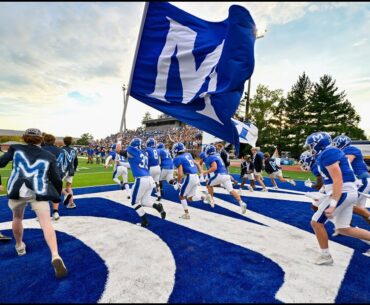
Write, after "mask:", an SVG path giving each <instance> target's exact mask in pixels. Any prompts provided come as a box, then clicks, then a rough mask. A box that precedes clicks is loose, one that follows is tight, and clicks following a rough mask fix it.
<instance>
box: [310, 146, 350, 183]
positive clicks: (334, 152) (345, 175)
mask: <svg viewBox="0 0 370 305" xmlns="http://www.w3.org/2000/svg"><path fill="white" fill-rule="evenodd" d="M337 161H339V167H340V170H341V172H342V179H343V182H354V181H355V180H356V178H355V174H354V172H353V170H352V167H351V165H350V163H349V160H348V159H347V158H346V156H345V154H344V152H343V151H341V150H340V149H338V148H336V147H333V146H330V147H328V148H326V149H325V150H324V151H323V152H322V153H321V154H320V155H319V156H318V157H317V159H316V162H317V167H318V170H319V172H320V174H321V176H322V177H323V178H324V184H325V185H328V184H333V180H332V178H331V177H330V174H329V172H328V170H327V169H326V166H330V165H332V164H334V163H335V162H337Z"/></svg>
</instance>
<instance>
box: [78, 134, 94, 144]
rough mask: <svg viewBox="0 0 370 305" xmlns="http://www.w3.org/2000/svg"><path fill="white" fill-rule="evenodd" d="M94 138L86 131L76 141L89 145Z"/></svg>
mask: <svg viewBox="0 0 370 305" xmlns="http://www.w3.org/2000/svg"><path fill="white" fill-rule="evenodd" d="M93 140H94V137H93V136H92V135H91V134H89V133H84V134H83V135H81V137H80V138H79V139H78V140H77V141H76V144H77V145H89V144H90V143H91V142H92V141H93Z"/></svg>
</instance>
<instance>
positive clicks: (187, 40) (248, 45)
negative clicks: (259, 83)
mask: <svg viewBox="0 0 370 305" xmlns="http://www.w3.org/2000/svg"><path fill="white" fill-rule="evenodd" d="M254 42H255V23H254V21H253V19H252V17H251V15H250V13H249V12H248V10H247V9H245V8H244V7H242V6H238V5H232V6H231V7H230V8H229V17H228V18H227V19H226V20H224V21H222V22H208V21H205V20H202V19H200V18H197V17H195V16H193V15H191V14H189V13H187V12H184V11H183V10H180V9H179V8H177V7H175V6H173V5H171V4H169V3H165V2H151V3H149V6H148V10H147V14H146V18H145V23H144V27H143V32H142V36H141V41H140V42H139V48H138V54H137V59H136V62H135V67H134V73H133V79H132V83H131V91H130V95H131V96H132V97H134V98H135V99H137V100H139V101H141V102H143V103H145V104H147V105H149V106H151V107H153V108H155V109H157V110H159V111H161V112H164V113H167V114H169V115H171V116H173V117H175V118H177V119H179V120H180V121H183V122H185V123H187V124H190V125H192V126H195V127H197V128H199V129H201V130H204V131H206V132H208V133H210V134H212V135H214V136H216V137H219V138H220V139H222V140H225V141H227V142H229V143H232V144H234V145H235V147H236V149H238V148H239V134H238V132H237V130H236V128H235V124H233V122H232V120H231V117H232V116H233V115H234V113H235V111H236V109H237V108H238V106H239V103H240V99H241V96H242V93H243V91H244V83H245V81H246V80H247V79H249V78H250V76H251V74H252V73H253V69H254Z"/></svg>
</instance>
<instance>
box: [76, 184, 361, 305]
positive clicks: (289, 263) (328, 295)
mask: <svg viewBox="0 0 370 305" xmlns="http://www.w3.org/2000/svg"><path fill="white" fill-rule="evenodd" d="M215 191H216V192H219V193H226V191H225V190H222V189H220V188H215ZM222 191H224V192H222ZM263 195H265V196H266V198H267V196H269V194H268V193H263ZM274 196H276V197H275V198H279V199H283V198H284V199H285V198H286V196H295V195H289V194H278V193H275V194H274ZM89 197H101V198H106V199H109V200H112V201H115V202H117V204H123V205H125V206H129V207H130V206H131V203H130V200H127V199H125V196H124V195H123V193H122V191H112V192H105V193H96V194H87V195H81V196H78V198H89ZM76 198H77V196H76ZM300 198H304V197H303V196H301V197H300ZM230 200H232V199H231V197H230ZM154 201H155V197H153V203H154ZM161 202H162V204H163V206H164V208H165V210H166V212H167V217H166V221H171V222H173V223H176V224H178V225H182V226H184V227H187V228H190V229H193V230H196V231H198V232H201V233H204V234H208V235H210V236H213V237H216V238H219V239H222V240H225V241H227V242H230V243H233V244H236V245H239V246H241V247H244V248H247V249H250V250H252V251H255V252H258V253H261V254H262V255H264V256H265V257H267V258H269V259H271V260H272V261H274V262H275V263H277V264H278V265H279V266H280V267H281V268H282V269H283V271H284V273H285V275H284V283H283V284H282V286H281V287H280V289H279V291H278V292H277V294H276V298H277V299H278V300H280V301H282V302H286V303H297V302H298V303H334V302H335V298H336V296H337V294H338V291H339V288H340V286H341V283H342V281H343V278H344V276H345V273H346V270H347V267H348V265H349V263H350V261H351V258H352V255H353V252H354V251H353V249H351V248H349V247H346V246H343V245H341V244H339V243H336V242H333V241H330V252H331V254H332V256H333V258H334V265H333V266H317V265H315V264H314V260H315V258H316V257H317V256H318V255H319V254H320V250H319V246H318V244H317V241H316V238H315V235H314V234H312V233H309V232H306V231H304V230H301V229H299V228H296V227H294V226H291V225H289V224H286V223H283V222H280V221H277V220H275V219H273V218H270V217H266V216H264V215H261V214H258V213H255V212H252V211H249V210H247V212H246V214H245V216H246V217H248V218H250V219H252V220H255V221H257V222H259V223H262V224H265V225H266V227H265V226H261V225H258V224H254V223H251V222H248V221H243V220H240V219H235V218H233V217H229V216H224V215H220V214H215V213H213V212H208V211H203V210H201V209H196V208H192V207H191V203H190V205H189V206H190V215H191V219H190V220H183V219H179V216H180V215H181V214H182V213H183V209H182V207H181V205H180V203H178V204H174V203H173V202H171V201H168V200H164V199H162V200H161ZM215 202H216V204H217V205H219V206H221V207H223V208H225V209H228V210H230V211H234V212H237V213H240V208H239V207H238V206H236V205H235V204H232V203H229V202H227V201H224V200H221V199H219V198H215ZM292 208H294V206H292ZM145 210H146V212H147V213H149V214H151V215H154V216H157V217H159V214H158V213H157V211H155V210H154V209H151V208H145Z"/></svg>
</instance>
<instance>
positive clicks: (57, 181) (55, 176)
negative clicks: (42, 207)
mask: <svg viewBox="0 0 370 305" xmlns="http://www.w3.org/2000/svg"><path fill="white" fill-rule="evenodd" d="M49 173H50V175H49V177H50V181H51V183H52V184H53V185H54V187H55V189H56V190H57V192H58V193H59V194H60V193H61V192H62V188H63V181H62V179H61V178H60V176H59V172H58V169H57V163H56V160H55V158H53V159H52V161H51V162H50V169H49Z"/></svg>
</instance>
